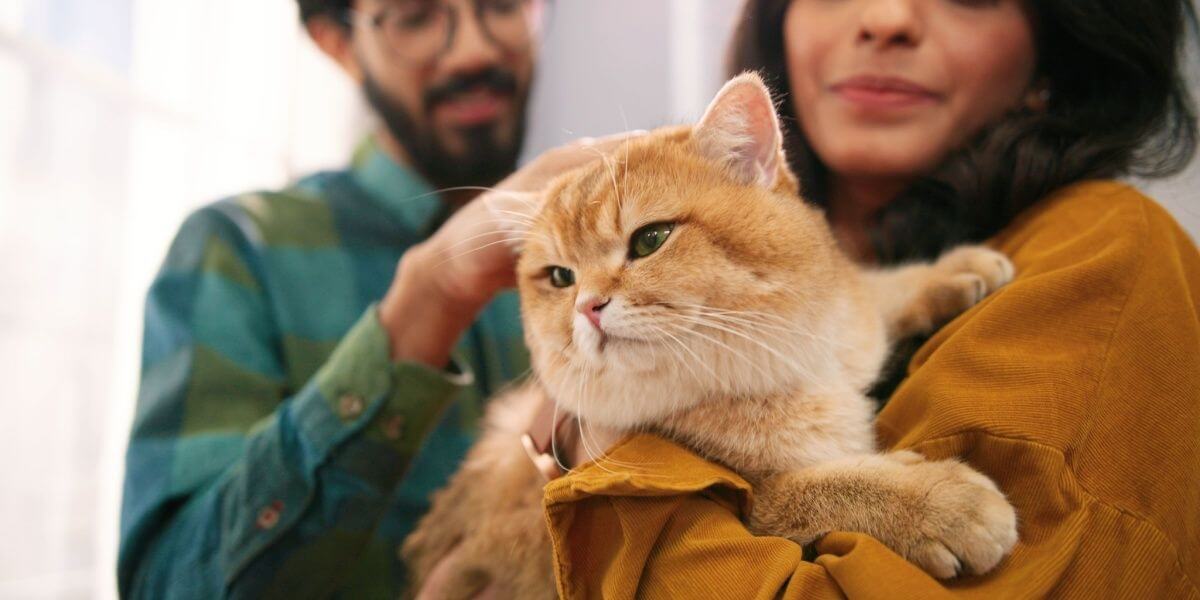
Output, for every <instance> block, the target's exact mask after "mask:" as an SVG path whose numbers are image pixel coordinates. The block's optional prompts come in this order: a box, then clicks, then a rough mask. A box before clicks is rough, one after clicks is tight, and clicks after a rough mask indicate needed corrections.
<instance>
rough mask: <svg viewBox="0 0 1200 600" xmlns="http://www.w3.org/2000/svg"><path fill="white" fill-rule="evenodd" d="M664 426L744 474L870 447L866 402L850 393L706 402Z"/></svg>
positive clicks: (785, 468)
mask: <svg viewBox="0 0 1200 600" xmlns="http://www.w3.org/2000/svg"><path fill="white" fill-rule="evenodd" d="M668 428H669V430H670V431H671V432H672V433H671V434H672V436H673V437H676V438H679V439H680V441H683V442H684V443H685V444H687V445H689V446H691V447H692V448H693V449H694V450H696V451H697V452H700V453H701V454H704V455H705V456H708V457H709V458H712V459H714V460H718V461H720V462H722V463H724V464H726V465H727V466H729V467H730V468H732V469H734V470H735V471H738V472H739V473H742V474H744V475H749V474H751V473H755V472H778V471H788V470H795V469H801V468H805V467H808V466H812V465H814V464H818V463H821V462H824V461H828V460H833V459H835V458H838V457H841V456H845V455H847V454H857V453H862V452H870V451H871V450H872V449H873V446H874V433H873V431H872V428H871V410H870V406H869V401H868V400H867V399H865V398H862V397H861V396H857V395H854V394H848V395H838V396H799V395H797V396H779V397H773V398H756V399H739V400H736V401H722V402H708V403H704V404H702V405H701V406H698V407H695V408H694V409H692V410H689V411H687V413H686V414H680V415H676V416H675V417H674V418H673V419H672V420H671V422H670V423H669V424H668Z"/></svg>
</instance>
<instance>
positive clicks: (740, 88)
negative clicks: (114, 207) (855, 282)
mask: <svg viewBox="0 0 1200 600" xmlns="http://www.w3.org/2000/svg"><path fill="white" fill-rule="evenodd" d="M781 141H782V135H781V133H780V130H779V123H778V120H777V117H776V115H775V110H774V106H773V104H772V102H771V98H770V95H769V93H768V92H767V90H766V87H765V86H764V85H763V83H762V81H761V79H759V78H758V76H756V75H753V74H746V75H742V76H739V77H737V78H735V79H733V80H732V81H730V82H729V83H727V84H726V85H725V87H724V88H722V90H721V91H720V92H719V93H718V94H717V96H716V98H715V99H714V100H713V102H712V104H711V105H710V106H709V108H708V110H707V111H706V112H705V115H704V117H703V118H702V119H701V121H700V122H699V123H698V124H696V125H695V126H691V127H675V128H668V129H663V130H658V131H655V132H651V133H649V134H647V135H645V136H641V137H639V138H635V139H633V140H631V141H630V142H628V143H626V144H625V145H624V146H623V147H621V148H620V149H618V150H617V151H616V152H614V153H613V154H612V155H611V156H608V157H606V158H605V160H603V161H597V162H595V163H593V164H592V165H591V166H588V167H584V168H582V169H579V170H577V171H574V172H571V173H569V174H566V175H564V176H562V177H560V178H559V179H557V180H556V181H555V182H554V183H553V184H552V185H551V186H550V189H549V190H548V191H547V192H546V193H545V194H544V195H543V197H542V199H541V201H540V204H529V203H527V202H513V203H512V204H510V205H507V206H505V207H504V208H503V209H501V210H502V211H507V212H508V214H510V215H511V213H512V212H518V211H519V212H522V213H523V215H524V216H526V217H528V219H520V218H518V219H512V218H511V217H510V218H508V219H506V221H507V222H510V223H511V222H513V221H521V222H528V223H530V225H529V226H528V228H525V227H521V228H519V230H518V233H519V234H521V236H522V240H523V241H522V248H521V256H520V259H519V261H518V268H517V273H518V285H519V288H520V292H521V304H522V313H523V317H524V323H525V328H526V338H527V342H528V345H529V347H530V350H531V352H532V357H533V362H534V368H535V371H536V372H537V375H538V377H539V379H540V380H541V381H542V382H543V384H544V385H545V386H546V388H547V391H548V392H549V393H550V394H551V395H552V396H553V397H554V399H555V400H556V401H557V402H558V403H559V404H560V406H562V407H563V408H565V409H567V410H570V411H571V412H574V413H576V414H579V415H581V416H582V417H584V418H585V419H588V420H590V421H591V422H595V423H598V424H603V425H607V426H612V427H621V428H627V427H633V426H638V425H648V424H653V423H654V422H656V421H658V420H659V419H661V418H662V417H664V416H665V415H667V414H668V413H670V412H672V411H675V410H681V409H686V408H687V407H688V406H692V405H694V404H695V403H696V402H700V401H703V400H704V399H706V398H709V397H713V396H722V397H746V396H751V395H761V394H768V393H772V392H776V391H781V390H783V389H797V387H800V386H804V385H808V384H812V383H814V382H818V381H820V379H821V378H822V377H826V376H830V375H832V373H830V372H829V370H830V369H833V368H835V367H833V366H832V363H833V362H835V361H834V359H833V357H832V356H831V353H832V350H831V348H830V347H829V346H830V343H831V342H830V340H831V339H832V338H833V336H834V335H835V334H836V331H832V330H831V329H832V327H833V325H832V324H833V323H834V321H835V320H836V319H835V318H834V315H835V314H836V313H838V312H839V310H840V307H839V306H836V303H837V301H838V298H839V295H838V294H839V289H840V288H839V285H840V284H839V275H840V274H844V272H845V271H844V269H845V266H844V265H845V263H844V262H843V261H842V260H841V255H840V254H839V252H838V250H837V248H836V244H835V242H834V241H833V239H832V236H831V235H830V233H829V231H828V228H827V226H826V225H825V222H824V219H823V216H822V215H821V214H820V213H819V212H818V211H817V210H815V209H813V208H811V207H809V206H807V205H805V203H804V202H803V201H802V200H801V199H800V198H799V197H798V195H797V194H798V190H797V184H796V179H795V177H794V176H793V175H792V174H791V172H790V171H789V170H788V168H787V161H786V160H785V158H784V155H783V149H782V145H781Z"/></svg>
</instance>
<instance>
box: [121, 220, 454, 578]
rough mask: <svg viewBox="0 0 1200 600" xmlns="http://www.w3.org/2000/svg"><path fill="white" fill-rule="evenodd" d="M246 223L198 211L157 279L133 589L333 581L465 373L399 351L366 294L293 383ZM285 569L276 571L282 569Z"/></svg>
mask: <svg viewBox="0 0 1200 600" xmlns="http://www.w3.org/2000/svg"><path fill="white" fill-rule="evenodd" d="M260 282H261V277H260V276H259V271H258V264H257V263H256V260H255V253H254V250H253V247H252V245H251V244H250V243H249V242H248V236H247V235H246V232H245V231H243V230H241V229H239V227H238V226H237V225H235V224H234V221H233V220H232V219H231V218H229V216H228V215H227V214H226V213H225V212H223V211H222V210H220V209H219V208H213V207H210V208H206V209H203V210H201V211H199V212H197V213H195V214H194V215H192V216H191V217H190V218H189V219H188V220H187V221H186V222H185V223H184V225H183V226H182V228H181V230H180V232H179V233H178V235H177V237H176V239H175V241H174V243H173V244H172V247H171V250H170V251H169V254H168V257H167V259H166V262H165V264H164V266H163V267H162V269H161V271H160V273H159V274H158V276H157V278H156V280H155V281H154V284H153V286H152V287H151V290H150V292H149V295H148V299H147V303H146V312H145V331H144V343H143V357H142V372H141V383H140V391H139V396H138V401H137V413H136V416H135V420H134V426H133V431H132V434H131V438H130V441H129V447H128V450H127V456H126V475H125V486H124V500H123V505H122V519H121V520H122V523H121V548H120V555H119V560H118V581H119V587H120V592H121V595H122V596H124V597H139V598H163V597H196V598H212V597H222V596H236V597H251V596H257V595H259V593H261V591H262V590H263V589H264V587H265V586H268V585H271V582H272V579H273V578H275V577H276V576H277V575H278V574H280V573H284V572H286V573H287V578H286V581H287V584H288V585H289V586H293V589H300V590H304V591H305V593H306V594H307V595H317V596H321V595H325V594H326V593H327V592H328V591H330V590H331V589H332V587H333V586H336V585H337V583H338V580H339V574H341V573H345V572H346V570H347V569H346V567H347V565H350V564H353V562H354V561H355V560H356V557H357V556H358V555H359V554H360V553H361V551H362V549H363V548H364V545H365V543H366V541H367V539H368V538H369V536H370V534H371V531H372V529H373V528H374V525H375V524H376V523H377V521H378V519H379V518H380V517H381V515H382V512H383V510H384V508H385V505H386V502H387V501H388V498H389V495H390V493H391V490H392V489H393V487H394V486H395V485H396V483H397V482H398V481H399V480H400V478H401V477H402V476H403V475H404V472H405V469H406V467H407V465H408V463H409V461H410V459H411V458H412V457H413V456H415V453H416V452H417V449H418V448H419V447H420V444H421V441H422V439H423V438H424V436H425V435H427V433H428V431H429V429H430V428H431V427H432V426H433V425H434V424H435V422H436V419H437V418H438V416H439V415H440V413H441V412H442V410H443V408H444V407H445V406H446V405H447V404H448V403H449V401H450V400H451V399H452V397H453V396H454V394H455V393H456V392H457V391H458V390H459V389H460V388H462V387H463V386H465V385H466V384H467V382H468V380H469V378H470V377H469V374H462V375H459V376H454V375H448V374H444V373H439V372H436V371H434V370H431V369H428V368H425V367H423V366H420V365H417V364H405V363H402V364H393V363H391V362H390V360H389V349H388V348H389V345H388V338H387V334H386V333H385V332H384V330H383V329H382V327H381V326H380V324H379V321H378V317H377V315H376V309H375V307H374V306H371V307H370V308H368V309H367V310H366V312H365V313H364V314H363V315H362V317H361V318H360V320H359V321H358V323H357V324H356V325H354V326H353V327H352V329H351V330H350V331H349V332H348V333H347V334H346V335H345V336H344V338H343V339H342V340H341V341H340V343H339V344H338V345H337V347H336V349H335V350H334V351H333V352H332V354H331V355H330V357H329V358H328V359H327V362H325V364H323V365H322V366H321V367H320V368H319V370H318V371H317V372H316V375H315V376H314V377H312V379H311V380H310V381H308V382H307V383H306V384H305V385H303V387H302V388H301V389H299V390H298V391H294V393H292V392H291V391H290V390H289V389H288V386H287V383H286V377H285V368H284V365H283V364H282V358H281V353H280V350H279V347H280V336H281V333H280V332H279V331H277V330H276V328H275V325H274V322H273V318H272V313H271V310H270V308H269V303H268V299H267V297H266V295H265V293H264V289H263V286H262V285H261V283H260ZM275 585H278V584H275Z"/></svg>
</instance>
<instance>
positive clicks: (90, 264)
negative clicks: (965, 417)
mask: <svg viewBox="0 0 1200 600" xmlns="http://www.w3.org/2000/svg"><path fill="white" fill-rule="evenodd" d="M739 3H740V1H739V0H669V1H647V0H604V1H603V2H600V1H596V0H557V2H556V8H555V11H554V18H553V22H552V24H551V27H550V29H549V32H548V37H547V39H546V42H545V46H544V49H543V61H542V63H541V66H540V79H539V81H538V84H537V86H536V90H535V94H534V98H533V103H532V106H531V110H530V118H531V123H530V131H529V137H528V154H533V153H536V152H538V151H541V150H544V149H545V148H548V147H550V146H553V145H556V144H558V143H561V142H564V141H567V140H569V139H571V138H573V137H578V136H582V135H598V134H605V133H611V132H616V131H620V130H624V129H627V128H650V127H654V126H657V125H661V124H665V123H675V122H683V121H686V120H690V119H694V118H695V117H697V116H698V115H699V112H700V111H701V110H702V108H703V106H704V104H705V102H706V101H707V99H708V97H709V96H710V95H711V94H712V93H713V92H714V91H715V90H716V89H717V87H718V86H719V85H720V83H721V73H722V62H723V60H722V59H723V53H724V46H725V40H726V38H727V35H728V33H729V31H730V30H731V27H732V20H733V16H734V14H735V13H736V9H737V6H738V4H739ZM294 11H295V7H294V4H293V0H258V1H256V2H245V1H243V0H171V2H165V3H164V2H159V1H153V0H106V1H105V2H96V1H95V0H3V1H2V2H0V289H2V290H3V293H0V386H2V389H0V413H2V414H4V415H5V417H6V419H5V424H4V426H3V429H2V431H3V435H0V456H3V457H4V460H3V462H2V463H0V464H2V465H3V466H0V531H4V532H5V539H4V541H3V542H0V597H6V598H7V597H20V598H38V597H47V598H48V597H55V598H59V597H66V598H83V597H96V596H99V597H112V595H113V594H114V589H113V582H114V578H113V565H114V562H115V556H116V554H115V548H116V546H115V545H116V535H117V508H118V502H119V498H120V496H119V490H120V479H121V459H122V452H123V444H124V438H125V435H126V433H127V430H128V427H129V420H130V417H131V415H132V406H133V398H134V395H135V390H136V377H137V365H138V346H139V343H140V335H141V331H140V328H141V304H142V297H143V295H144V293H145V290H146V288H147V286H148V285H149V282H150V279H151V277H152V275H153V273H154V271H155V269H156V268H157V265H158V263H159V261H160V260H161V259H162V256H163V253H164V251H165V248H166V244H167V242H168V240H169V239H170V237H171V235H172V234H173V233H174V230H175V228H176V226H177V225H178V223H179V221H180V219H181V218H182V217H183V215H184V214H185V213H186V212H187V211H189V210H191V209H192V208H194V207H196V206H198V205H200V204H202V203H205V202H208V201H210V200H212V199H214V198H217V197H219V196H222V195H225V194H229V193H234V192H237V191H239V190H244V189H250V188H256V187H270V186H278V185H280V184H282V183H283V182H284V181H285V180H287V179H288V178H291V177H294V176H296V175H299V174H301V173H304V172H307V171H309V170H312V169H315V168H319V167H336V166H339V165H341V164H342V163H343V162H344V161H345V159H346V158H347V157H348V155H349V152H350V148H351V146H352V145H353V143H354V141H355V140H356V139H357V138H358V137H359V135H361V133H362V132H363V131H364V130H365V128H366V123H367V120H366V117H365V113H364V112H363V111H362V107H361V103H360V102H359V101H358V99H357V95H356V93H355V90H353V89H351V88H350V87H349V86H348V85H347V84H346V82H345V81H344V80H343V79H342V77H341V76H340V74H339V73H338V72H337V71H336V69H334V68H333V67H332V66H331V65H329V64H328V63H327V62H326V61H325V60H324V59H323V58H321V57H320V56H318V54H317V53H316V51H315V50H314V49H313V48H312V47H311V45H310V44H309V43H308V41H307V40H306V39H305V38H304V36H303V35H302V34H301V32H300V29H299V27H298V25H297V24H296V22H295V15H294ZM1196 71H1197V67H1196V66H1193V67H1192V73H1193V75H1196V74H1197V73H1196ZM1196 79H1200V76H1198V77H1196ZM1147 189H1149V190H1150V191H1151V193H1152V194H1153V195H1155V196H1157V197H1158V198H1159V199H1161V200H1162V201H1163V202H1164V203H1165V204H1167V206H1169V207H1170V208H1171V209H1172V210H1173V212H1174V213H1175V215H1176V216H1177V217H1178V218H1179V219H1180V221H1181V222H1183V223H1184V224H1185V225H1186V226H1187V227H1188V229H1189V230H1190V231H1191V232H1192V234H1193V236H1196V235H1197V234H1198V233H1200V202H1197V193H1198V192H1197V190H1200V166H1198V165H1193V166H1192V168H1191V169H1190V170H1189V171H1188V172H1187V173H1186V174H1184V175H1182V176H1180V177H1178V178H1176V179H1174V180H1172V181H1168V182H1160V183H1154V184H1150V185H1148V186H1147Z"/></svg>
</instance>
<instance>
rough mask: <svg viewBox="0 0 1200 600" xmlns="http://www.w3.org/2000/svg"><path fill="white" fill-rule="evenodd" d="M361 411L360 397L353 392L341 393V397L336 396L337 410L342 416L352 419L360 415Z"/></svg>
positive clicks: (361, 402)
mask: <svg viewBox="0 0 1200 600" xmlns="http://www.w3.org/2000/svg"><path fill="white" fill-rule="evenodd" d="M362 411H363V401H362V398H359V397H358V396H355V395H354V394H342V397H341V398H338V412H339V413H341V415H342V418H345V419H353V418H354V417H357V416H358V415H361V414H362Z"/></svg>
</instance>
